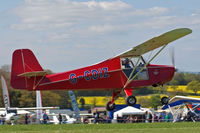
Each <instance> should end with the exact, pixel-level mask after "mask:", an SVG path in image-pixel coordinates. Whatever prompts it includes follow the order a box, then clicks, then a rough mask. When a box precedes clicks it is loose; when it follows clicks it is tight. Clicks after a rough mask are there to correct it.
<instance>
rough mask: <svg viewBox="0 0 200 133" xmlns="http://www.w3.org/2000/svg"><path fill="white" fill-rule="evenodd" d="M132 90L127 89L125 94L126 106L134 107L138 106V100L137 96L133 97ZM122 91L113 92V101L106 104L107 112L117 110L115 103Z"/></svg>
mask: <svg viewBox="0 0 200 133" xmlns="http://www.w3.org/2000/svg"><path fill="white" fill-rule="evenodd" d="M132 91H133V90H132V89H125V90H124V92H125V94H126V104H127V105H128V106H133V105H135V104H136V102H137V100H136V98H135V96H133V95H132ZM120 93H121V91H113V93H112V100H111V101H108V102H107V103H106V110H108V111H113V110H114V109H115V103H114V101H115V100H116V99H117V98H118V96H119V94H120Z"/></svg>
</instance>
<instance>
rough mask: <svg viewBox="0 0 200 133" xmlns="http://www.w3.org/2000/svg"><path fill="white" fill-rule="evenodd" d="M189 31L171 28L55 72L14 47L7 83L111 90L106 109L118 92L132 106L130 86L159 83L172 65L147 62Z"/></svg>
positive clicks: (167, 78)
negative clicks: (120, 50) (81, 65)
mask: <svg viewBox="0 0 200 133" xmlns="http://www.w3.org/2000/svg"><path fill="white" fill-rule="evenodd" d="M191 32H192V30H190V29H188V28H180V29H175V30H172V31H169V32H166V33H164V34H162V35H160V36H158V37H154V38H152V39H150V40H148V41H146V42H144V43H142V44H140V45H138V46H136V47H134V48H132V49H130V50H128V51H126V52H124V53H121V54H119V55H117V56H114V57H112V58H109V59H107V60H105V61H102V62H100V63H97V64H95V65H91V66H88V67H84V68H80V69H76V70H71V71H68V72H62V73H56V74H47V72H46V71H44V70H43V68H42V67H41V66H40V64H39V62H38V61H37V59H36V57H35V56H34V54H33V52H32V51H31V50H29V49H18V50H16V51H14V53H13V58H12V71H11V85H12V87H13V88H15V89H23V90H29V91H35V90H94V89H99V90H111V91H112V100H111V101H109V102H108V103H107V104H106V108H107V110H113V109H114V101H115V99H117V97H118V96H119V95H120V94H121V93H125V95H126V102H127V104H128V105H134V104H135V103H136V98H135V96H133V95H132V91H133V89H135V88H138V87H143V86H151V85H152V86H158V85H163V84H165V83H166V82H168V81H170V80H171V79H172V77H173V75H174V72H175V68H174V66H168V65H153V64H150V63H151V61H152V60H153V59H154V58H155V57H156V56H157V55H158V54H159V53H160V52H161V51H162V50H163V49H164V48H165V47H166V46H167V44H168V43H170V42H172V41H175V40H177V39H179V38H181V37H183V36H186V35H188V34H190V33H191ZM160 47H161V49H160V50H159V51H158V52H157V53H156V54H155V55H154V56H153V57H152V58H151V59H150V60H149V61H145V60H144V58H143V57H142V55H143V54H145V53H147V52H150V51H152V50H154V49H157V48H160Z"/></svg>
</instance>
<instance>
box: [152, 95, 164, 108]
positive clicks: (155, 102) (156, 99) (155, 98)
mask: <svg viewBox="0 0 200 133" xmlns="http://www.w3.org/2000/svg"><path fill="white" fill-rule="evenodd" d="M160 100H161V98H160V95H154V96H152V97H151V99H150V106H151V107H153V108H154V109H157V107H158V106H161V105H162V104H161V102H160Z"/></svg>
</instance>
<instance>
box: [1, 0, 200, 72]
mask: <svg viewBox="0 0 200 133" xmlns="http://www.w3.org/2000/svg"><path fill="white" fill-rule="evenodd" d="M0 3H1V4H0V41H1V42H0V46H1V48H0V66H4V65H11V62H12V53H13V52H14V50H16V49H21V48H28V49H31V50H32V51H33V52H34V54H35V56H36V57H37V59H38V61H39V62H40V64H41V66H42V67H43V68H44V69H50V70H52V71H53V72H63V71H69V70H73V69H77V68H81V67H85V66H89V65H92V64H95V63H97V62H100V61H103V60H106V59H108V58H111V57H114V56H116V55H118V54H120V53H122V52H124V51H126V50H128V49H130V48H132V47H134V46H137V45H139V44H141V43H143V42H145V41H147V40H149V39H151V38H153V37H155V36H159V35H161V34H163V33H165V32H167V31H170V30H173V29H176V28H190V29H192V31H193V32H192V33H191V34H190V35H187V36H185V37H183V38H181V39H179V40H176V41H174V42H172V43H170V44H169V45H168V46H167V47H166V48H165V50H163V51H162V52H161V53H160V54H159V56H157V57H156V58H155V59H154V60H153V61H152V63H153V64H163V65H171V64H172V63H171V57H170V51H171V50H172V49H174V51H175V66H176V68H178V69H179V71H184V72H200V61H199V58H200V44H199V42H200V6H199V5H200V1H199V0H190V1H188V0H0ZM150 55H151V54H149V55H148V54H147V55H145V58H149V56H150Z"/></svg>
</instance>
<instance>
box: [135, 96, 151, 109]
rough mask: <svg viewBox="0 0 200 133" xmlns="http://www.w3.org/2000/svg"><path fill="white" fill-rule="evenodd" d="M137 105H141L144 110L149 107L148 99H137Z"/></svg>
mask: <svg viewBox="0 0 200 133" xmlns="http://www.w3.org/2000/svg"><path fill="white" fill-rule="evenodd" d="M138 104H140V105H142V107H144V108H149V107H150V100H149V99H148V98H143V97H141V98H138Z"/></svg>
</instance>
